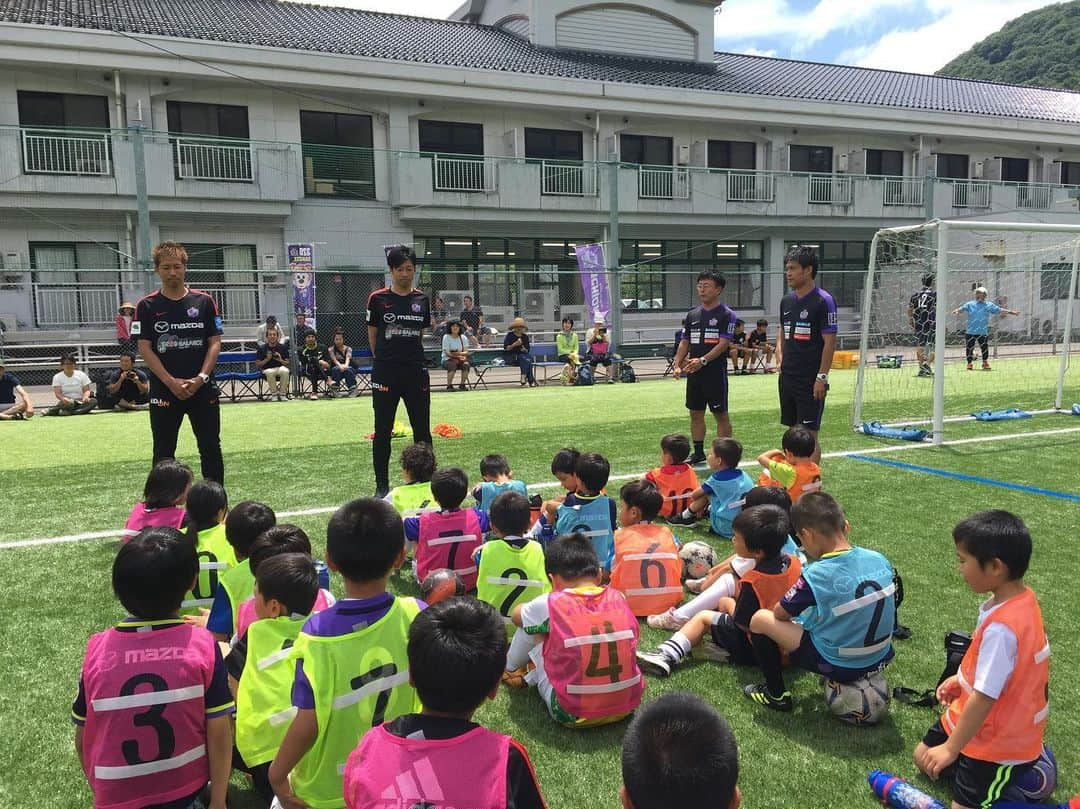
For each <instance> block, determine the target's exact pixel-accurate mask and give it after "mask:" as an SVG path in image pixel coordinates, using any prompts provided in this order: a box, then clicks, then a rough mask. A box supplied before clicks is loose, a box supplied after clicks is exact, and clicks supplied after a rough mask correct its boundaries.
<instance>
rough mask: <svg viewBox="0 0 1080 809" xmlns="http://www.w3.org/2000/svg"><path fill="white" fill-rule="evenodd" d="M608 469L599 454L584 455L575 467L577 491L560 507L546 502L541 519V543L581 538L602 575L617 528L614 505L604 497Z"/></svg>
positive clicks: (611, 553)
mask: <svg viewBox="0 0 1080 809" xmlns="http://www.w3.org/2000/svg"><path fill="white" fill-rule="evenodd" d="M610 473H611V465H610V464H609V463H608V460H607V458H605V457H604V456H603V455H601V454H600V453H598V452H586V453H583V454H582V455H581V456H580V457H579V458H578V461H577V465H576V466H575V467H574V476H575V477H576V478H577V480H578V488H577V491H576V492H574V493H572V494H568V495H566V499H564V500H563V501H562V502H561V503H560V502H559V501H557V500H548V501H547V502H546V503H544V513H543V514H542V515H541V516H540V537H541V542H544V543H547V542H550V541H551V540H552V539H553V538H554V537H555V535H556V534H575V533H577V534H584V535H585V536H586V537H588V539H589V541H590V542H591V543H592V546H593V550H595V551H596V556H597V558H598V559H599V560H600V567H601V569H602V570H603V571H604V572H605V573H608V572H610V571H611V563H612V562H613V561H614V558H615V526H616V525H618V522H617V519H618V517H617V515H616V513H615V502H614V501H613V500H612V499H611V498H610V497H608V496H607V495H606V494H603V493H602V492H603V489H604V487H605V486H607V482H608V475H609V474H610Z"/></svg>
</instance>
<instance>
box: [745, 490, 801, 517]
mask: <svg viewBox="0 0 1080 809" xmlns="http://www.w3.org/2000/svg"><path fill="white" fill-rule="evenodd" d="M752 506H777V507H778V508H782V509H783V510H784V513H785V514H790V513H791V495H790V494H788V490H787V489H785V488H783V487H781V486H755V487H754V488H752V489H751V490H750V491H748V492H747V493H746V496H745V497H744V498H743V508H750V507H752Z"/></svg>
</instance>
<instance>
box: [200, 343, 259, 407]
mask: <svg viewBox="0 0 1080 809" xmlns="http://www.w3.org/2000/svg"><path fill="white" fill-rule="evenodd" d="M254 362H255V352H254V351H222V352H221V353H220V354H218V359H217V365H215V366H214V374H213V378H214V382H215V383H217V385H218V388H219V389H220V390H221V392H222V394H224V395H226V396H228V397H229V401H230V402H236V401H239V400H240V399H242V398H244V397H245V396H254V397H255V398H256V399H258V400H259V401H260V402H261V401H262V400H263V399H264V398H265V397H266V394H265V392H264V390H263V385H264V383H265V382H266V378H265V377H264V376H263V375H262V371H259V370H254V371H253V370H251V366H252V364H253V363H254ZM222 366H226V368H225V369H222ZM230 366H241V368H242V370H231V369H230V368H229V367H230Z"/></svg>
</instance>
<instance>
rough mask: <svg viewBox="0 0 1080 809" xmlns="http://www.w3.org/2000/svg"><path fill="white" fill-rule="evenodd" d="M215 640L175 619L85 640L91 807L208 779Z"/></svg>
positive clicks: (190, 788)
mask: <svg viewBox="0 0 1080 809" xmlns="http://www.w3.org/2000/svg"><path fill="white" fill-rule="evenodd" d="M213 672H214V638H213V636H212V635H211V634H210V633H209V632H207V631H206V630H205V629H203V628H202V627H196V626H190V625H188V624H177V625H176V626H172V627H169V628H167V629H158V630H154V631H146V632H143V631H135V632H132V631H120V630H118V629H116V628H113V629H109V630H106V631H105V632H100V633H98V634H96V635H94V636H93V637H92V638H90V641H89V643H88V644H87V647H86V657H85V659H84V661H83V684H84V686H85V689H86V725H85V728H84V731H83V733H84V735H83V759H84V767H85V771H86V777H87V780H89V782H90V787H91V789H93V791H94V806H95V807H96V808H97V809H138V807H141V806H146V805H147V804H155V803H167V802H169V801H174V800H179V799H180V798H184V797H186V796H188V795H191V794H192V793H194V792H197V791H198V790H200V789H201V788H202V787H203V786H205V785H206V782H207V781H208V780H209V779H210V767H209V763H208V761H207V758H206V703H205V699H206V691H207V689H208V688H209V687H210V681H211V678H212V676H213Z"/></svg>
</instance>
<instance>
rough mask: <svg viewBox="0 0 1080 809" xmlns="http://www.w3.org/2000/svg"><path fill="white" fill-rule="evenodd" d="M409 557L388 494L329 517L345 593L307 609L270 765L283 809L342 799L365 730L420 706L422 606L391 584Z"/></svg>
mask: <svg viewBox="0 0 1080 809" xmlns="http://www.w3.org/2000/svg"><path fill="white" fill-rule="evenodd" d="M404 560H405V532H404V529H403V527H402V524H401V517H400V516H399V515H398V514H397V512H395V511H394V509H393V508H392V507H391V506H390V504H388V503H386V502H385V501H383V500H376V499H374V498H367V497H364V498H360V499H358V500H353V501H352V502H350V503H346V504H345V505H344V506H342V507H341V508H339V509H338V510H337V511H336V512H334V515H333V516H332V517H331V518H330V522H329V524H328V525H327V526H326V564H327V565H328V566H329V567H330V569H331V570H333V571H336V572H338V573H340V574H341V577H342V578H343V579H344V580H345V598H343V599H341V600H340V601H338V602H337V603H336V604H335V605H334V606H332V607H330V608H329V609H326V610H323V611H322V612H319V613H316V614H315V615H313V616H311V617H310V618H309V619H308V620H307V621H306V622H305V623H304V626H303V628H302V629H301V630H300V634H299V635H298V636H297V639H296V644H295V645H294V646H293V647H292V655H293V660H294V661H295V663H296V668H295V675H294V677H293V685H292V704H293V707H294V708H296V709H297V711H296V716H295V717H294V718H293V721H292V724H291V725H289V730H288V731H287V732H286V733H285V738H284V740H282V742H281V747H280V748H279V749H278V752H277V755H276V756H275V757H274V761H273V763H272V764H271V765H270V773H269V777H270V785H271V786H272V787H273V789H274V794H275V795H276V796H277V799H278V801H279V802H280V803H281V805H282V806H283V807H284V809H299V807H303V806H311V807H340V806H343V805H344V799H343V798H342V794H343V785H342V773H343V772H344V769H345V761H346V759H347V758H348V757H349V753H350V752H351V751H352V749H353V748H354V747H356V744H357V742H359V741H360V737H361V736H363V735H364V733H365V732H366V731H367V730H368V729H370V728H372V727H375V726H376V725H381V724H382V723H383V722H384V721H390V720H393V719H396V718H397V717H399V716H401V715H402V714H407V713H414V712H416V711H417V710H418V709H419V707H420V705H419V702H418V701H417V699H416V691H415V690H414V689H413V687H412V685H411V684H410V682H409V660H408V655H407V654H406V649H405V647H406V642H407V638H408V634H409V625H410V624H412V622H413V619H414V618H416V616H417V615H418V614H419V612H420V609H421V606H420V603H419V602H417V600H416V599H414V598H402V597H395V596H394V595H391V594H390V593H388V592H387V591H386V584H387V582H388V581H389V579H390V575H391V573H393V572H394V571H395V570H396V569H398V568H399V567H401V564H402V562H403V561H404ZM365 664H367V665H366V666H365Z"/></svg>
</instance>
